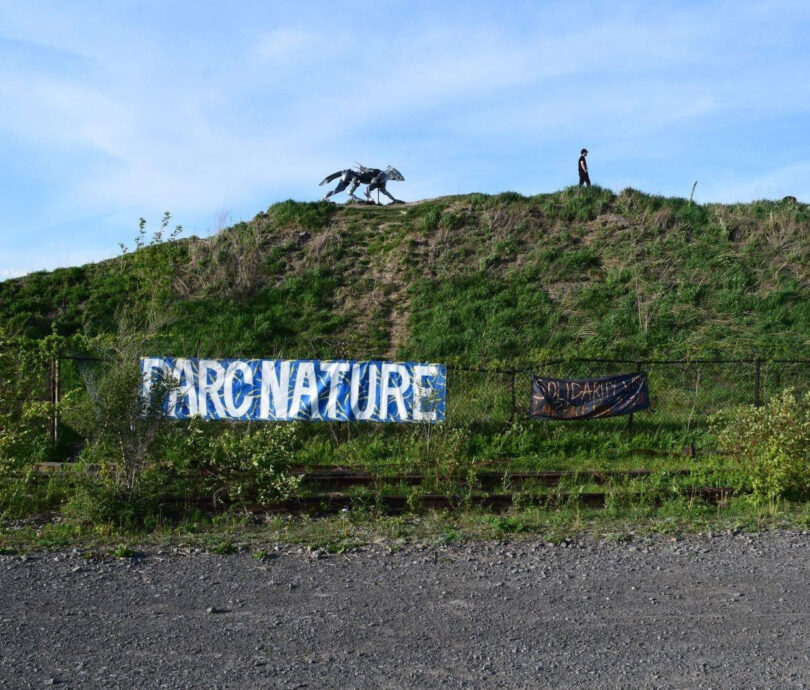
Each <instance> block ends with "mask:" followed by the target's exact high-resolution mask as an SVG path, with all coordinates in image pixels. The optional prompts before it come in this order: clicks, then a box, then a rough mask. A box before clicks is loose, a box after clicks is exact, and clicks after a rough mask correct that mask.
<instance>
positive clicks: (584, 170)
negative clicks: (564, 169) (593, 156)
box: [577, 149, 591, 187]
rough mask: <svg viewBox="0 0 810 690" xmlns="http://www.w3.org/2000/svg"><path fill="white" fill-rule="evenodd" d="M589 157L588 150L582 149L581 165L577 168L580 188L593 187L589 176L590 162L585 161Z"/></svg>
mask: <svg viewBox="0 0 810 690" xmlns="http://www.w3.org/2000/svg"><path fill="white" fill-rule="evenodd" d="M587 155H588V149H582V151H581V152H580V156H579V165H578V166H577V170H579V186H580V187H581V186H582V185H588V187H590V186H591V178H590V177H589V176H588V162H587V161H586V160H585V157H586V156H587Z"/></svg>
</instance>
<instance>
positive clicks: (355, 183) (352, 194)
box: [349, 178, 360, 201]
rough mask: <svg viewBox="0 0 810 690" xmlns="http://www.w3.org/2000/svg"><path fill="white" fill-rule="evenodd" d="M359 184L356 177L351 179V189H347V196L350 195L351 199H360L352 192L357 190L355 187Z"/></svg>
mask: <svg viewBox="0 0 810 690" xmlns="http://www.w3.org/2000/svg"><path fill="white" fill-rule="evenodd" d="M359 186H360V180H358V179H357V178H355V179H353V180H352V186H351V189H349V196H350V197H351V198H352V199H355V200H356V201H360V199H358V198H357V197H356V196H355V195H354V193H355V192H356V191H357V188H358V187H359Z"/></svg>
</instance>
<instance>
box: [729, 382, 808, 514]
mask: <svg viewBox="0 0 810 690" xmlns="http://www.w3.org/2000/svg"><path fill="white" fill-rule="evenodd" d="M715 425H716V427H718V428H719V433H718V443H719V445H720V447H721V449H723V450H726V451H730V452H731V453H733V454H734V455H735V457H736V458H737V460H738V462H739V463H740V464H741V465H742V467H743V469H744V470H745V473H746V475H747V476H748V477H749V480H750V488H751V490H752V491H753V496H754V499H755V500H756V501H763V500H769V501H772V500H775V499H777V498H804V497H806V496H807V495H808V493H809V492H810V392H809V393H807V394H805V395H804V396H803V397H802V398H801V399H799V400H797V398H796V396H795V395H794V393H793V391H792V390H785V391H784V392H783V393H782V394H781V395H779V396H777V397H774V398H773V399H771V400H770V401H769V402H768V404H767V405H765V406H763V407H754V406H745V407H740V408H738V409H737V410H736V411H735V412H734V413H733V415H732V416H731V417H730V419H724V418H723V417H719V418H717V419H716V420H715Z"/></svg>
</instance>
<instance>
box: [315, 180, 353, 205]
mask: <svg viewBox="0 0 810 690" xmlns="http://www.w3.org/2000/svg"><path fill="white" fill-rule="evenodd" d="M348 186H349V183H348V182H346V180H341V181H340V182H338V186H337V187H335V188H334V189H333V190H332V191H331V192H327V193H326V195H325V196H324V197H323V199H321V201H326V200H327V199H328V198H329V197H330V196H332V195H333V194H340V193H341V192H342V191H343V190H344V189H346V187H348Z"/></svg>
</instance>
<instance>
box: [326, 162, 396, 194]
mask: <svg viewBox="0 0 810 690" xmlns="http://www.w3.org/2000/svg"><path fill="white" fill-rule="evenodd" d="M338 178H340V182H338V185H337V187H335V188H334V189H333V190H331V191H329V192H327V193H326V195H325V196H324V197H323V199H322V201H326V199H328V198H329V197H330V196H333V195H334V194H340V193H341V192H342V191H343V190H344V189H346V188H347V187H348V188H349V197H350V198H352V199H354V200H355V201H360V202H362V201H363V200H362V199H358V198H357V197H356V196H355V195H354V193H355V192H356V191H357V188H358V187H359V186H360V185H361V184H364V185H367V186H366V191H365V196H366V201H365V203H367V204H373V203H374V201H373V200H372V198H371V192H373V191H374V190H377V192H378V196H377V198H378V199H379V192H382V193H383V194H385V196H387V197H388V198H389V199H391V203H393V204H402V203H404V202H403V201H400V200H399V199H396V198H394V197H393V196H392V195H391V194H390V192H389V191H388V190H387V189H386V187H385V185H386V184H387V183H388V181H389V180H393V181H395V182H403V181H404V180H405V177H403V175H402V173H401V172H399V170H397V169H396V168H394V167H393V166H390V165H389V166H388V167H387V168H386V169H385V170H380V169H379V168H367V167H366V166H364V165H360V164H357V165H356V166H355V167H354V168H349V169H347V170H338V172H335V173H332V174H331V175H327V176H326V177H325V178H324V179H323V181H322V182H321V183H320V184H321V185H325V184H329V183H330V182H333V181H334V180H336V179H338Z"/></svg>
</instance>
